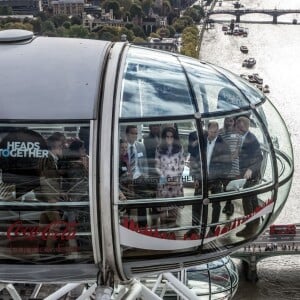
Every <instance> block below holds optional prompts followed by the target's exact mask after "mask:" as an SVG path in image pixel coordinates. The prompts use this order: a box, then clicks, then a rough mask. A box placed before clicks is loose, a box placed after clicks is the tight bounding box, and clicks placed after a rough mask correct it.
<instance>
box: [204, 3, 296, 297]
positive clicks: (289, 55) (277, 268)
mask: <svg viewBox="0 0 300 300" xmlns="http://www.w3.org/2000/svg"><path fill="white" fill-rule="evenodd" d="M241 3H242V4H243V5H244V6H245V8H257V9H260V8H265V9H274V8H276V9H280V8H282V9H292V8H293V9H300V0H241ZM222 8H223V9H225V8H230V9H232V8H233V1H224V0H223V2H222ZM215 9H219V7H217V6H216V8H215ZM232 18H233V17H232V16H229V15H227V16H225V15H223V16H218V17H215V19H218V20H227V23H228V21H230V20H231V19H232ZM293 19H297V20H298V25H293V24H292V20H293ZM241 20H242V21H243V20H244V21H246V20H248V21H270V20H272V17H270V16H263V15H258V14H257V15H256V14H255V15H248V16H247V17H246V16H244V17H243V16H242V17H241ZM278 21H279V22H284V23H288V24H277V25H273V24H254V23H247V24H241V25H240V26H244V27H247V28H248V29H249V34H248V37H246V38H243V37H238V36H230V35H224V32H222V30H221V24H216V25H215V28H213V29H209V30H207V31H206V32H205V34H204V37H203V41H202V44H201V53H200V59H202V60H205V61H209V62H211V63H214V64H216V65H219V66H222V67H224V68H226V69H228V70H231V71H232V72H234V73H236V74H241V73H246V72H248V73H252V72H253V73H254V72H255V73H259V74H260V75H261V77H263V79H264V84H268V85H269V86H270V91H271V92H270V94H269V95H268V97H269V99H270V100H271V101H272V102H273V103H274V105H275V106H276V107H277V108H278V110H279V112H280V113H281V115H282V117H283V118H284V120H285V122H286V124H287V127H288V130H289V132H290V134H291V139H292V143H293V149H294V158H295V161H294V163H295V173H294V179H293V185H292V189H291V192H290V195H289V198H288V201H287V203H286V205H285V207H284V209H283V211H282V212H281V214H280V215H279V217H278V219H277V220H276V223H277V224H281V223H300V84H299V80H300V79H299V78H300V76H299V71H300V25H299V23H300V14H299V15H297V14H290V15H287V16H281V17H279V18H278ZM241 45H246V46H247V47H248V48H249V53H248V55H246V54H242V53H241V52H240V46H241ZM247 57H254V58H255V59H256V65H255V66H254V68H253V69H252V70H251V71H249V70H245V68H243V67H242V61H243V59H245V58H247ZM237 262H238V264H239V261H237ZM258 276H259V281H258V282H257V283H255V284H253V283H249V282H246V281H245V280H244V278H243V276H242V275H241V279H240V286H239V289H238V291H237V294H236V295H235V297H234V299H239V300H248V299H249V300H250V299H251V300H252V299H255V300H300V256H298V255H297V256H296V255H294V256H282V257H274V258H268V259H265V260H263V261H261V262H259V263H258Z"/></svg>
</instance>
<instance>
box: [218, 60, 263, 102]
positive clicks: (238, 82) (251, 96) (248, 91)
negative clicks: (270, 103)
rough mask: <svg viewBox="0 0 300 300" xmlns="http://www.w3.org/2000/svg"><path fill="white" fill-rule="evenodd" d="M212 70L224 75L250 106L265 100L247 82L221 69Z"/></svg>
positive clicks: (257, 90) (260, 93)
mask: <svg viewBox="0 0 300 300" xmlns="http://www.w3.org/2000/svg"><path fill="white" fill-rule="evenodd" d="M213 68H215V69H216V70H218V71H219V72H220V73H222V74H224V75H225V76H226V77H227V79H228V80H230V82H232V83H233V84H234V85H235V86H236V87H237V88H238V89H239V90H240V91H241V92H242V93H243V94H244V95H245V96H246V98H247V99H248V101H250V103H251V104H258V103H261V102H262V101H263V100H264V99H265V95H264V94H263V93H262V92H261V91H259V89H257V88H255V87H254V86H253V85H252V84H250V83H249V82H248V81H247V80H245V79H243V78H240V77H238V76H237V75H236V74H233V73H231V72H230V71H228V70H225V69H223V68H221V67H217V66H213Z"/></svg>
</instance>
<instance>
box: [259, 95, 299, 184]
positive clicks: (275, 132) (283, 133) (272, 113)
mask: <svg viewBox="0 0 300 300" xmlns="http://www.w3.org/2000/svg"><path fill="white" fill-rule="evenodd" d="M257 111H258V113H259V114H260V115H261V116H262V118H263V120H264V122H265V126H266V127H267V129H268V133H269V135H270V137H271V139H272V143H273V147H274V149H275V154H276V158H277V161H276V163H277V166H278V172H279V182H282V181H283V180H285V179H286V178H287V177H289V176H291V175H292V172H293V159H294V157H293V149H292V143H291V139H290V134H289V132H288V130H287V128H286V126H285V124H284V122H283V120H282V118H281V116H280V114H279V113H278V111H277V110H276V108H275V107H274V106H273V105H272V104H271V102H270V101H269V100H267V101H266V102H265V103H264V105H263V106H262V107H260V108H259V109H258V110H257Z"/></svg>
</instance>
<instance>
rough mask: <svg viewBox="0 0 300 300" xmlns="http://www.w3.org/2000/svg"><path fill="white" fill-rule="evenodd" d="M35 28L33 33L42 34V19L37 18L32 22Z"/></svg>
mask: <svg viewBox="0 0 300 300" xmlns="http://www.w3.org/2000/svg"><path fill="white" fill-rule="evenodd" d="M30 23H31V24H32V27H33V32H36V33H40V32H41V31H42V22H41V19H40V18H35V19H33V20H31V22H30Z"/></svg>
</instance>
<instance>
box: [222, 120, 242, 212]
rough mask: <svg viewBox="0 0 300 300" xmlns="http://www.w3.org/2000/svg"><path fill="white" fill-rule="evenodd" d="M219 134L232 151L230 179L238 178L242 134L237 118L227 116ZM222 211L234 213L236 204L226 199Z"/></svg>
mask: <svg viewBox="0 0 300 300" xmlns="http://www.w3.org/2000/svg"><path fill="white" fill-rule="evenodd" d="M219 134H220V136H221V137H222V138H223V140H224V141H225V142H226V143H227V145H228V146H229V149H230V152H231V159H232V165H231V170H230V172H229V174H228V179H229V180H234V179H238V178H239V176H240V166H239V152H240V147H241V144H242V136H241V135H240V134H239V133H238V132H237V130H236V128H235V119H234V118H233V117H226V118H225V119H224V126H223V128H221V129H220V133H219ZM222 212H223V213H225V214H226V215H228V216H231V215H233V212H234V205H233V204H232V203H231V201H230V200H228V201H226V204H225V206H224V208H223V211H222Z"/></svg>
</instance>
